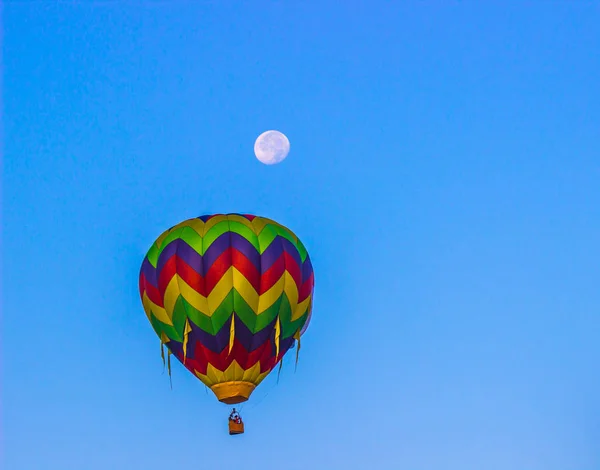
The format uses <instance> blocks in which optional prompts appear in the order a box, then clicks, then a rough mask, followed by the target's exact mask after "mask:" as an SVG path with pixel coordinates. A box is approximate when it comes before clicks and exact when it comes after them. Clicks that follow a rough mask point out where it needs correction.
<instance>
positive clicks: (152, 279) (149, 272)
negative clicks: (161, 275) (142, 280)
mask: <svg viewBox="0 0 600 470" xmlns="http://www.w3.org/2000/svg"><path fill="white" fill-rule="evenodd" d="M140 274H143V275H144V276H145V277H146V280H147V281H148V283H149V284H151V285H152V286H154V287H157V286H158V282H157V281H156V279H157V278H156V268H155V267H154V266H152V264H150V261H148V258H147V257H146V258H144V261H143V262H142V267H141V268H140Z"/></svg>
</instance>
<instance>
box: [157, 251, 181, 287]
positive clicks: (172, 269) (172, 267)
mask: <svg viewBox="0 0 600 470" xmlns="http://www.w3.org/2000/svg"><path fill="white" fill-rule="evenodd" d="M175 274H177V257H176V255H173V256H171V257H170V258H169V259H168V260H167V262H166V263H165V264H164V266H163V267H162V269H161V270H160V272H159V273H158V291H159V292H160V295H161V296H164V295H165V291H166V290H167V286H168V285H169V282H171V279H173V276H175Z"/></svg>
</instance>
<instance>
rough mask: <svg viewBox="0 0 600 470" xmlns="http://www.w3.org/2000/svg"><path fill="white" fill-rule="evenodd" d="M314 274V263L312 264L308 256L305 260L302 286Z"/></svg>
mask: <svg viewBox="0 0 600 470" xmlns="http://www.w3.org/2000/svg"><path fill="white" fill-rule="evenodd" d="M312 272H313V268H312V263H311V262H310V258H309V257H308V255H307V256H306V259H305V260H304V264H303V265H302V284H304V283H305V282H306V281H307V280H308V278H309V277H310V275H311V274H312Z"/></svg>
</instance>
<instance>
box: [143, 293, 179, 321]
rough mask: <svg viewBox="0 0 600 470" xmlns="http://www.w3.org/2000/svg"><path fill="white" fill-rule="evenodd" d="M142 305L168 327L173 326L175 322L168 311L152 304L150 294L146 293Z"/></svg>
mask: <svg viewBox="0 0 600 470" xmlns="http://www.w3.org/2000/svg"><path fill="white" fill-rule="evenodd" d="M142 305H144V308H145V309H146V308H147V309H149V310H150V311H151V312H152V315H154V316H155V317H156V319H157V320H160V321H161V322H163V323H165V324H167V325H170V326H173V321H172V320H171V317H170V316H169V314H168V313H167V311H166V310H165V309H164V308H162V307H159V306H158V305H156V304H155V303H154V302H152V301H151V300H150V299H149V298H148V294H146V293H145V292H144V296H143V297H142Z"/></svg>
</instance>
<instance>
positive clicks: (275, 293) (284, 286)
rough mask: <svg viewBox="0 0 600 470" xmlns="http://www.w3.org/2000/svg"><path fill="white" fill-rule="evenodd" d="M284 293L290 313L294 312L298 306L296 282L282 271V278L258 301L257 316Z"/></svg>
mask: <svg viewBox="0 0 600 470" xmlns="http://www.w3.org/2000/svg"><path fill="white" fill-rule="evenodd" d="M284 292H285V294H286V296H287V298H288V300H289V302H290V308H291V310H292V312H294V311H295V310H296V308H297V305H298V287H297V286H296V282H295V281H294V278H293V277H292V275H291V274H290V273H288V272H287V271H284V272H283V276H281V277H280V278H279V280H278V281H277V282H276V283H275V284H274V285H273V287H271V288H270V289H269V290H268V291H267V292H265V293H264V294H263V295H261V296H260V298H259V299H258V314H259V315H260V314H261V313H263V312H264V311H265V310H267V309H269V308H270V307H272V306H273V304H274V303H275V302H276V301H277V299H279V297H281V294H282V293H284Z"/></svg>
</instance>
